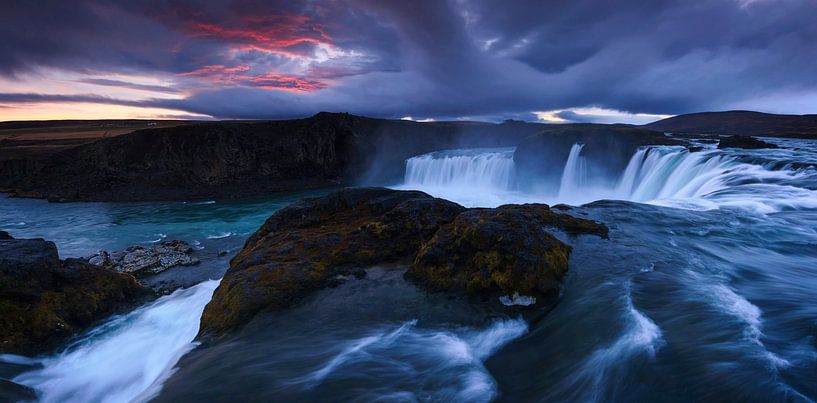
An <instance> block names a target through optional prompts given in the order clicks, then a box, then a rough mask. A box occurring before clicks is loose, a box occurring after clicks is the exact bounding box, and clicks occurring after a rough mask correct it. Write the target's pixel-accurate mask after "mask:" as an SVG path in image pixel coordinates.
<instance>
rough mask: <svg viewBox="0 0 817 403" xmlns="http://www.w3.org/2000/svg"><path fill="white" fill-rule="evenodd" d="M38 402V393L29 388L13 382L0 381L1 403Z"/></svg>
mask: <svg viewBox="0 0 817 403" xmlns="http://www.w3.org/2000/svg"><path fill="white" fill-rule="evenodd" d="M36 400H37V393H36V392H34V389H31V388H29V387H28V386H23V385H20V384H18V383H14V382H12V381H8V380H5V379H0V401H3V402H33V401H36Z"/></svg>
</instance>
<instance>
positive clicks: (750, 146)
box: [718, 136, 777, 150]
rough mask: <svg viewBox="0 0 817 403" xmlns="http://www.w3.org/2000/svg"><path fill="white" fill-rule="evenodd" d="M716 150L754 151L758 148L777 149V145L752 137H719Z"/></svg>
mask: <svg viewBox="0 0 817 403" xmlns="http://www.w3.org/2000/svg"><path fill="white" fill-rule="evenodd" d="M718 148H721V149H722V148H743V149H747V150H754V149H760V148H777V145H775V144H771V143H767V142H765V141H763V140H759V139H757V138H754V137H752V136H727V137H721V139H720V142H719V143H718Z"/></svg>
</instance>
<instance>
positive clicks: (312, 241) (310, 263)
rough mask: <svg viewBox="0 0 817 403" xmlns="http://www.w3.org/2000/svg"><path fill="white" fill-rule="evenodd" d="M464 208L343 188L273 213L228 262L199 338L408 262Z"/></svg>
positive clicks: (411, 195)
mask: <svg viewBox="0 0 817 403" xmlns="http://www.w3.org/2000/svg"><path fill="white" fill-rule="evenodd" d="M464 210H465V208H464V207H462V206H460V205H458V204H456V203H452V202H449V201H446V200H442V199H436V198H433V197H431V196H429V195H427V194H425V193H422V192H414V191H394V190H389V189H383V188H360V189H344V190H341V191H338V192H335V193H332V194H330V195H328V196H325V197H321V198H313V199H304V200H302V201H300V202H297V203H295V204H292V205H290V206H288V207H285V208H283V209H281V210H279V211H277V212H276V213H275V214H273V215H272V216H271V217H270V218H269V219H268V220H267V221H266V222H265V223H264V225H262V226H261V228H260V229H259V230H258V231H256V232H255V234H253V235H252V236H251V237H250V238H249V239H248V240H247V242H246V244H245V245H244V249H243V250H242V251H241V252H239V253H238V255H237V256H236V257H235V258H233V260H232V261H231V263H230V269H229V270H228V271H227V274H225V276H224V279H223V280H222V282H221V285H219V288H218V289H217V290H216V292H215V294H214V295H213V299H212V300H211V301H210V303H209V304H208V305H207V308H205V311H204V314H203V315H202V330H201V332H200V333H201V334H220V333H223V332H226V331H228V330H231V329H232V328H235V327H238V326H240V325H241V324H243V323H245V322H246V321H248V320H249V319H251V318H252V317H253V316H254V315H255V314H256V313H258V312H259V311H261V310H272V311H275V310H280V309H283V308H286V307H288V306H290V305H292V304H293V303H295V302H297V301H298V300H300V299H301V298H303V297H304V296H305V295H307V294H309V293H311V292H312V291H315V290H318V289H321V288H325V287H328V286H331V285H333V284H336V283H337V281H339V280H341V279H342V276H344V275H353V274H354V273H356V272H359V270H360V268H362V267H367V266H371V265H374V264H377V263H385V262H394V261H399V260H406V259H410V258H411V257H412V256H413V252H414V251H416V250H417V249H418V248H419V247H420V245H421V243H422V242H423V241H424V240H427V239H430V238H431V237H432V236H433V234H434V232H435V231H436V230H437V228H438V227H439V226H440V225H441V224H444V223H447V222H450V221H451V220H453V219H454V217H455V216H456V215H457V214H459V213H461V212H462V211H464Z"/></svg>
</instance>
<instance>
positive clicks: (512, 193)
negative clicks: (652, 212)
mask: <svg viewBox="0 0 817 403" xmlns="http://www.w3.org/2000/svg"><path fill="white" fill-rule="evenodd" d="M583 150H584V145H583V144H573V146H572V147H571V148H570V153H569V154H568V156H567V162H566V163H565V166H564V171H563V172H562V177H561V181H560V182H559V183H558V187H557V186H554V185H556V184H552V183H544V182H543V183H541V186H540V187H539V189H537V190H535V191H528V192H525V191H521V190H519V189H517V185H516V180H517V178H516V175H517V173H516V166H515V165H514V161H513V155H514V149H513V148H474V149H459V150H445V151H437V152H433V153H428V154H423V155H419V156H416V157H412V158H409V159H408V160H406V173H405V182H404V183H403V184H402V185H400V186H398V187H397V188H399V189H418V190H422V191H425V192H428V193H430V194H432V195H434V196H437V197H442V198H444V199H449V200H453V201H456V202H457V203H460V204H463V205H465V206H469V207H489V206H498V205H500V204H507V203H541V202H544V203H550V204H556V203H568V204H574V205H580V204H584V203H589V202H592V201H595V200H602V199H615V200H627V201H635V202H641V203H651V204H660V205H671V206H674V207H680V208H691V209H711V208H717V207H741V208H746V209H749V210H754V211H757V212H761V213H769V212H774V211H780V210H784V209H789V208H817V190H814V187H815V186H814V183H817V172H815V170H814V169H812V168H803V169H799V170H798V169H793V168H791V167H790V166H780V169H774V168H775V166H774V164H770V163H768V162H761V163H758V162H757V158H756V157H752V156H746V155H744V154H739V153H735V152H729V151H723V150H717V149H708V150H703V151H699V152H694V153H693V152H689V150H687V149H686V148H685V147H680V146H650V147H642V148H639V149H638V150H636V151H635V153H633V155H632V157H631V158H630V161H629V163H628V164H627V166H626V168H625V169H624V171H623V172H620V173H619V174H618V175H616V174H615V173H614V174H613V175H612V176H611V177H610V178H613V179H610V178H608V177H606V176H605V177H595V176H591V173H592V172H591V171H590V170H589V165H590V162H591V161H589V160H588V157H585V156H582V151H583ZM597 165H598V164H597ZM778 165H779V164H778ZM615 178H617V179H615ZM527 179H533V180H534V181H535V179H536V178H527Z"/></svg>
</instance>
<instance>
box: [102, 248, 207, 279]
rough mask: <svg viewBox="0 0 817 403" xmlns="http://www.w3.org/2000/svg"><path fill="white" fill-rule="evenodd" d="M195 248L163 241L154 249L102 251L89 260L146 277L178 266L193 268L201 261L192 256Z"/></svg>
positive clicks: (122, 271)
mask: <svg viewBox="0 0 817 403" xmlns="http://www.w3.org/2000/svg"><path fill="white" fill-rule="evenodd" d="M192 253H193V247H191V246H190V244H188V243H187V242H184V241H176V240H174V241H162V242H161V243H159V244H158V245H154V246H152V247H144V246H140V245H137V246H131V247H129V248H127V249H125V250H124V251H121V252H113V253H109V252H106V251H101V252H99V253H98V254H96V255H93V256H91V257H89V258H88V262H89V263H91V264H93V265H97V266H105V267H110V268H111V269H113V270H115V271H117V272H120V273H131V274H133V275H134V276H137V277H144V276H149V275H153V274H158V273H161V272H163V271H165V270H167V269H170V268H172V267H176V266H193V265H196V264H199V259H198V258H196V257H194V256H192Z"/></svg>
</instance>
